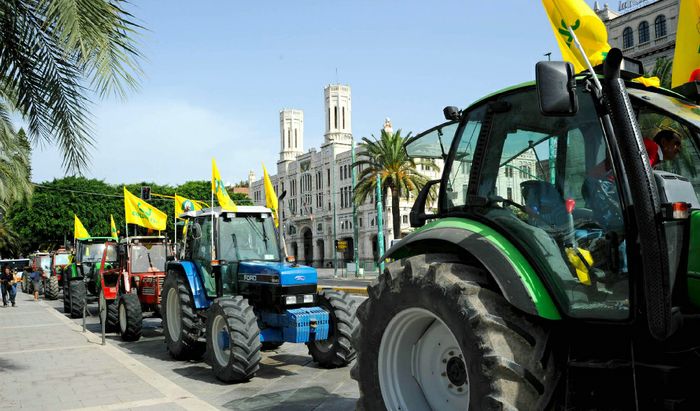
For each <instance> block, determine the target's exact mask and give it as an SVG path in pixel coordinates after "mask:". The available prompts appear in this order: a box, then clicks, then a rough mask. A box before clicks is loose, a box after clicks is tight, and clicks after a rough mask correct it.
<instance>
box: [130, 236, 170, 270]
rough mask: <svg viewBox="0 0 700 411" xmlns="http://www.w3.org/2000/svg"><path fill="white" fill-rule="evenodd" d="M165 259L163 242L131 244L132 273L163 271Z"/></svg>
mask: <svg viewBox="0 0 700 411" xmlns="http://www.w3.org/2000/svg"><path fill="white" fill-rule="evenodd" d="M165 260H166V258H165V244H162V243H158V244H133V245H132V246H131V272H132V273H147V272H159V271H160V272H162V271H165Z"/></svg>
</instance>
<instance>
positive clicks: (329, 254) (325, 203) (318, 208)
mask: <svg viewBox="0 0 700 411" xmlns="http://www.w3.org/2000/svg"><path fill="white" fill-rule="evenodd" d="M323 96H324V113H325V133H324V138H323V144H321V147H319V148H318V149H316V148H310V149H308V150H306V151H305V150H304V113H303V111H301V110H296V109H284V110H282V111H280V114H279V116H280V157H279V161H278V162H277V173H276V174H275V175H270V179H271V180H272V184H273V185H274V186H275V191H276V192H277V193H278V194H280V193H282V192H283V191H286V192H287V195H286V197H285V199H284V200H283V202H282V204H280V211H281V214H282V219H281V224H282V228H283V230H284V231H283V232H284V237H285V242H286V245H287V252H288V254H289V255H293V256H295V257H296V259H297V261H299V262H301V263H303V264H308V265H313V266H315V267H332V266H333V263H334V261H335V257H336V250H335V240H336V239H338V240H345V241H347V244H348V248H347V249H346V250H345V251H344V252H339V253H338V254H337V261H338V266H339V267H344V266H345V265H346V263H347V262H352V260H353V249H354V246H355V244H354V242H353V230H354V228H355V227H354V223H353V208H352V178H351V173H352V168H351V165H352V155H351V149H352V144H353V135H352V95H351V90H350V86H348V85H342V84H331V85H328V86H326V87H325V88H324V91H323ZM385 127H388V128H389V129H390V128H391V122H390V121H388V119H387V122H385ZM269 172H272V170H269ZM421 172H422V173H424V174H425V175H426V176H427V177H428V178H430V179H434V178H438V177H439V176H440V173H441V172H440V171H438V172H435V171H421ZM249 179H250V180H251V184H250V193H251V198H252V199H253V202H254V203H255V204H256V205H265V194H264V191H265V190H264V188H263V181H262V180H257V181H254V180H255V177H254V175H250V176H249ZM387 197H388V198H386V199H384V200H383V201H384V204H385V205H386V207H385V213H384V216H383V218H384V222H385V223H384V230H383V231H384V239H385V249H386V246H388V245H389V244H390V243H391V240H392V239H393V238H394V237H393V229H392V224H391V215H392V213H391V196H390V195H388V196H387ZM412 204H413V198H409V199H405V198H403V199H401V202H400V208H401V222H402V224H401V231H402V232H407V231H409V230H410V225H409V223H408V214H409V211H410V208H411V205H412ZM357 226H358V227H357V228H358V235H359V241H358V244H357V246H358V254H359V259H360V261H361V264H362V265H361V266H364V267H365V268H366V269H368V270H369V269H373V268H374V262H375V261H376V260H377V258H378V257H379V256H378V255H377V254H378V253H377V249H378V247H377V213H376V209H375V198H374V196H371V197H370V198H368V199H367V201H366V202H365V203H364V204H361V205H359V206H358V207H357Z"/></svg>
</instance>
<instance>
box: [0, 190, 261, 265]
mask: <svg viewBox="0 0 700 411" xmlns="http://www.w3.org/2000/svg"><path fill="white" fill-rule="evenodd" d="M141 186H149V187H151V196H152V198H151V200H148V203H149V204H151V205H153V206H154V207H157V208H158V209H159V210H161V211H163V212H165V213H166V214H167V216H168V224H167V230H166V232H165V234H166V235H168V236H171V237H172V236H173V234H174V233H173V222H174V202H173V200H172V199H170V198H163V197H158V196H156V195H155V194H163V195H166V196H173V195H175V193H177V194H178V195H181V196H183V197H187V198H190V199H193V200H201V201H204V202H205V203H207V204H210V202H211V201H210V196H211V194H210V190H211V183H210V182H209V181H188V182H186V183H184V184H181V185H179V186H169V185H160V184H156V183H152V182H141V183H134V184H126V188H127V190H129V191H130V192H132V193H133V194H135V195H137V196H138V195H140V193H141ZM229 195H230V196H231V198H232V199H233V201H235V202H236V204H239V205H251V204H252V202H251V201H250V199H249V198H248V197H247V196H245V195H243V194H240V193H235V194H234V193H233V190H232V189H231V190H229ZM73 214H76V215H77V216H78V218H80V220H81V221H82V223H83V225H84V226H85V228H86V229H87V230H88V232H89V233H90V235H93V236H108V235H109V232H110V219H109V216H110V214H111V215H113V216H114V221H115V224H116V225H117V230H119V231H120V233H121V234H122V235H124V234H125V226H124V199H123V197H122V185H112V184H107V183H105V182H104V181H100V180H95V179H87V178H84V177H66V178H62V179H55V180H53V181H51V182H45V183H42V184H37V185H36V187H35V189H34V194H33V196H32V197H31V199H29V200H27V201H24V202H18V203H16V204H15V205H13V206H12V207H11V208H10V209H9V212H8V214H7V216H6V218H5V220H4V222H5V225H7V226H8V228H9V229H10V230H11V231H12V232H14V233H16V235H17V237H18V243H19V244H17V242H16V241H8V242H9V244H7V245H5V246H4V247H3V243H0V252H2V251H3V250H4V252H5V253H8V252H11V253H14V252H16V250H17V249H19V250H21V252H23V253H24V254H27V253H29V252H32V251H36V250H50V249H53V248H55V247H56V246H59V245H63V244H64V241H67V242H68V243H71V242H72V240H73ZM137 230H138V232H140V233H145V229H143V228H137V227H135V226H133V225H130V226H129V233H135V232H137ZM0 234H1V233H0ZM13 250H15V251H14V252H13Z"/></svg>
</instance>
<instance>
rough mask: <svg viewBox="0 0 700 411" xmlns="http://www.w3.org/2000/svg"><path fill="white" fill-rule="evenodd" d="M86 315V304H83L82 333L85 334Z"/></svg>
mask: <svg viewBox="0 0 700 411" xmlns="http://www.w3.org/2000/svg"><path fill="white" fill-rule="evenodd" d="M86 313H87V304H83V332H85V315H86Z"/></svg>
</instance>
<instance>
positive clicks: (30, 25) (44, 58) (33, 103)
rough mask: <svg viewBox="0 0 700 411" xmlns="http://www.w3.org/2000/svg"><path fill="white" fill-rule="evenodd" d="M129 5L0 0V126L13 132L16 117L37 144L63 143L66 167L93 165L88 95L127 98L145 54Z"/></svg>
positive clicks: (115, 0) (108, 0) (96, 0)
mask: <svg viewBox="0 0 700 411" xmlns="http://www.w3.org/2000/svg"><path fill="white" fill-rule="evenodd" d="M124 4H125V2H124V1H123V0H81V1H74V0H4V1H1V2H0V113H1V114H2V115H0V128H2V129H5V130H10V129H12V125H11V123H10V117H9V116H8V115H7V114H8V113H14V114H19V115H20V116H21V117H22V119H23V120H24V121H25V122H26V123H27V124H28V132H29V136H30V138H31V139H32V140H33V141H37V140H38V141H42V142H47V143H50V144H57V145H58V146H59V147H60V149H61V151H62V153H63V156H64V160H63V167H64V168H65V170H66V171H68V172H80V171H81V169H83V168H84V167H85V166H87V164H88V162H89V155H88V149H89V148H90V147H91V146H92V144H93V140H92V138H91V136H90V133H91V128H92V125H91V122H90V118H89V114H88V107H89V105H90V101H89V99H88V97H87V94H88V93H91V92H95V93H97V95H99V96H100V97H105V96H108V95H116V96H120V97H123V96H125V93H126V89H132V88H134V87H136V86H137V81H136V78H137V77H138V75H139V74H140V73H141V69H140V67H139V62H138V61H139V60H140V57H141V56H140V53H139V52H138V50H137V49H136V46H135V42H134V36H135V35H136V34H137V31H138V30H140V29H141V27H140V26H139V25H137V24H136V23H135V22H134V18H133V16H132V15H131V14H129V13H128V12H127V11H126V10H125V9H124V7H123V6H124ZM0 144H1V145H0V152H5V153H6V152H7V150H10V149H11V146H10V145H7V144H8V141H7V139H4V140H2V141H0ZM17 177H19V176H15V178H17ZM2 178H3V179H5V178H6V176H4V175H3V176H2ZM3 184H5V185H10V184H12V180H4V181H3Z"/></svg>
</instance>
